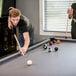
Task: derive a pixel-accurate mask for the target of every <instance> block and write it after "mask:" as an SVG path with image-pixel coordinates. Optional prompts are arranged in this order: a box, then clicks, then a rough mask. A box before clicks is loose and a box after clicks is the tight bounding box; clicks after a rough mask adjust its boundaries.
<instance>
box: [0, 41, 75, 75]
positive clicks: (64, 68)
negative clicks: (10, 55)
mask: <svg viewBox="0 0 76 76" xmlns="http://www.w3.org/2000/svg"><path fill="white" fill-rule="evenodd" d="M55 46H57V47H58V48H59V50H58V51H57V52H54V47H55ZM48 47H51V48H52V52H51V53H48V49H47V50H44V49H43V48H42V46H40V47H37V48H35V49H33V50H32V51H30V52H28V53H27V54H26V55H24V56H19V57H17V58H14V59H11V60H10V61H8V62H6V63H4V64H2V65H0V76H76V43H72V42H62V43H61V44H59V45H57V44H54V45H53V46H49V45H48ZM29 59H31V60H32V62H33V64H32V65H31V66H27V63H26V62H27V60H29Z"/></svg>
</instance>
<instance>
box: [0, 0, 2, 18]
mask: <svg viewBox="0 0 76 76" xmlns="http://www.w3.org/2000/svg"><path fill="white" fill-rule="evenodd" d="M1 15H2V0H0V17H1Z"/></svg>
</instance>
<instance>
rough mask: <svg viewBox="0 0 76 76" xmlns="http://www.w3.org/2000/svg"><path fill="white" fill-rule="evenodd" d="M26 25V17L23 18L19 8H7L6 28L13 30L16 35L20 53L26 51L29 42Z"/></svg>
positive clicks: (27, 23)
mask: <svg viewBox="0 0 76 76" xmlns="http://www.w3.org/2000/svg"><path fill="white" fill-rule="evenodd" d="M28 25H29V21H28V19H26V17H25V19H24V17H23V16H22V15H21V11H20V10H19V9H17V8H13V7H11V8H9V16H8V28H9V29H10V30H13V32H14V34H16V35H17V38H18V39H19V42H20V45H21V47H20V48H19V51H20V53H21V54H22V55H24V53H26V51H27V49H28V46H29V44H30V38H29V32H28V28H27V27H28Z"/></svg>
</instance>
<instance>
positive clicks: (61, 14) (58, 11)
mask: <svg viewBox="0 0 76 76" xmlns="http://www.w3.org/2000/svg"><path fill="white" fill-rule="evenodd" d="M72 3H74V0H41V1H40V34H43V33H44V34H47V35H48V34H49V35H55V36H56V35H57V36H64V35H65V33H66V32H67V34H68V36H70V31H71V20H70V19H68V15H67V9H68V7H70V6H71V4H72Z"/></svg>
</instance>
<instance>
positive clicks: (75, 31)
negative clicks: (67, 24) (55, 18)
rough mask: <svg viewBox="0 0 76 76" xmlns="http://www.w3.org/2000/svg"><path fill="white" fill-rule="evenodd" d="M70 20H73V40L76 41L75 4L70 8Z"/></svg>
mask: <svg viewBox="0 0 76 76" xmlns="http://www.w3.org/2000/svg"><path fill="white" fill-rule="evenodd" d="M68 18H69V19H72V22H71V36H72V39H76V3H73V4H72V5H71V7H70V8H68Z"/></svg>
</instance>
